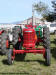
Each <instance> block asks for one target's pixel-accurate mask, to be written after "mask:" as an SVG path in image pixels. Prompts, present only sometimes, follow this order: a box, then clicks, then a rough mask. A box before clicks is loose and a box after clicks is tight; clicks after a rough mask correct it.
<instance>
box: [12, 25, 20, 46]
mask: <svg viewBox="0 0 56 75" xmlns="http://www.w3.org/2000/svg"><path fill="white" fill-rule="evenodd" d="M12 33H13V45H15V44H16V43H17V42H18V38H19V33H21V28H20V27H19V26H15V27H14V28H13V31H12Z"/></svg>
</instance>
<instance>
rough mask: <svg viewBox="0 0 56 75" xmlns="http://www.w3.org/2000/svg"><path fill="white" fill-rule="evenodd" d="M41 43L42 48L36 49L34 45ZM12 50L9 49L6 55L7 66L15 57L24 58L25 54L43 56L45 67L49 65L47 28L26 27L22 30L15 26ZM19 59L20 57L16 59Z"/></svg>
mask: <svg viewBox="0 0 56 75" xmlns="http://www.w3.org/2000/svg"><path fill="white" fill-rule="evenodd" d="M39 42H42V43H43V48H36V47H35V46H36V43H39ZM12 44H13V48H9V50H8V53H7V58H8V60H7V61H8V64H10V65H11V64H12V63H13V61H14V59H15V55H16V54H18V55H22V58H23V59H24V57H25V56H26V53H34V54H35V53H36V54H37V53H39V54H43V57H44V59H45V61H46V65H48V66H49V65H50V32H49V28H48V27H43V28H42V29H41V27H37V28H36V29H35V28H34V27H31V26H28V27H25V28H24V29H23V30H22V29H21V27H19V26H16V27H14V28H13V42H12ZM18 58H20V57H18Z"/></svg>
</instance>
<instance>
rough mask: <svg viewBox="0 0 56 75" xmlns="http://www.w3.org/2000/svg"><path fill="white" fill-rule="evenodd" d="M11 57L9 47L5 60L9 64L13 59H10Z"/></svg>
mask: <svg viewBox="0 0 56 75" xmlns="http://www.w3.org/2000/svg"><path fill="white" fill-rule="evenodd" d="M11 57H12V49H9V50H8V52H7V58H8V59H7V62H8V64H9V65H12V64H13V60H12V58H11Z"/></svg>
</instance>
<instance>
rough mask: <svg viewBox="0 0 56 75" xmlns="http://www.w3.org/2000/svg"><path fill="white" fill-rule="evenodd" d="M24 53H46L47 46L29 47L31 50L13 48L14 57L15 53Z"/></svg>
mask: <svg viewBox="0 0 56 75" xmlns="http://www.w3.org/2000/svg"><path fill="white" fill-rule="evenodd" d="M24 53H34V54H36V53H39V54H43V56H44V55H45V48H35V49H33V50H32V49H29V50H15V49H13V56H12V59H15V54H24Z"/></svg>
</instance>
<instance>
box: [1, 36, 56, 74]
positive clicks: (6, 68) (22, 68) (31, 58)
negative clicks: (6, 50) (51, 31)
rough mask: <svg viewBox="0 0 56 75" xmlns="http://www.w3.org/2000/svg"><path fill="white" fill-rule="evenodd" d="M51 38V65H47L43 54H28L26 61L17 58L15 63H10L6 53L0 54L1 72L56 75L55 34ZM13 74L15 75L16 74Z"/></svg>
mask: <svg viewBox="0 0 56 75" xmlns="http://www.w3.org/2000/svg"><path fill="white" fill-rule="evenodd" d="M50 38H51V66H46V65H45V60H44V58H43V55H41V54H36V55H34V54H27V55H26V57H25V60H24V61H19V60H18V58H19V57H17V59H15V61H14V64H13V65H8V64H7V62H6V60H7V57H6V56H5V55H3V56H2V55H0V74H1V73H6V75H7V73H8V74H10V73H14V74H15V75H17V74H19V75H56V40H55V35H50ZM14 74H13V75H14Z"/></svg>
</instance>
